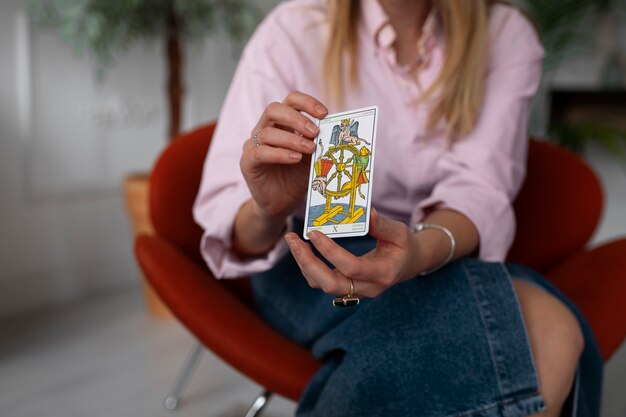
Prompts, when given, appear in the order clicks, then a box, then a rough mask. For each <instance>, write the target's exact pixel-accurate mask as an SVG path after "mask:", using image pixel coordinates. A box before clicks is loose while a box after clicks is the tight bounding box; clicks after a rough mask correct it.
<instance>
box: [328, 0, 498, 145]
mask: <svg viewBox="0 0 626 417" xmlns="http://www.w3.org/2000/svg"><path fill="white" fill-rule="evenodd" d="M496 2H498V1H497V0H431V6H432V7H433V8H434V10H435V12H436V13H437V17H438V19H440V21H441V24H442V27H443V30H444V32H445V33H444V35H445V38H446V48H445V60H444V64H443V67H442V68H441V72H440V73H439V76H438V78H437V79H436V80H435V82H434V83H433V84H432V85H431V86H430V87H429V88H428V90H427V91H426V92H425V93H424V94H423V96H422V97H421V98H420V101H424V100H426V99H428V98H430V97H432V96H433V95H434V94H435V92H438V94H437V97H435V100H434V105H433V107H432V110H431V113H430V115H429V117H428V121H427V126H426V127H427V130H432V129H433V128H434V127H435V126H436V125H437V124H438V123H439V122H440V121H441V120H444V121H445V125H446V131H447V133H448V135H449V136H457V135H465V134H467V133H469V132H470V131H471V130H472V129H473V128H474V127H475V125H476V122H477V120H478V113H479V111H480V107H481V105H482V102H483V98H484V93H485V72H486V70H487V62H488V57H489V51H488V48H489V7H490V6H491V5H492V4H493V3H496ZM327 7H328V18H329V23H330V32H329V38H328V41H327V43H326V51H325V57H324V70H323V73H324V80H325V92H326V97H327V99H328V100H330V101H331V102H332V103H333V104H335V105H336V106H339V107H340V106H342V103H343V94H344V89H343V86H344V80H343V79H342V74H343V58H344V54H345V53H346V52H347V53H348V57H349V65H350V67H349V82H350V86H351V87H352V88H355V87H357V86H358V83H359V78H358V69H357V57H358V33H357V26H358V18H359V15H360V12H361V10H360V0H329V1H328V4H327ZM438 90H440V91H438Z"/></svg>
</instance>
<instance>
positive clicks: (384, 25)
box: [361, 0, 442, 48]
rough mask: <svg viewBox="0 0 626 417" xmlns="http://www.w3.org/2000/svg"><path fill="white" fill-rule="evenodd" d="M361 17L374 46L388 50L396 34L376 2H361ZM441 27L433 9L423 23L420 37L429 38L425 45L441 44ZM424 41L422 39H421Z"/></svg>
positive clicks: (432, 8)
mask: <svg viewBox="0 0 626 417" xmlns="http://www.w3.org/2000/svg"><path fill="white" fill-rule="evenodd" d="M361 16H362V19H363V22H364V24H365V27H366V28H367V31H368V32H369V34H370V35H371V36H372V38H373V40H374V42H375V43H376V45H378V46H379V47H382V48H389V47H391V46H392V45H393V43H394V42H395V40H396V33H395V31H394V30H393V27H392V26H391V23H389V17H388V16H387V14H386V13H385V10H384V9H383V7H382V6H381V5H380V3H379V2H378V0H361ZM441 33H442V31H441V25H440V22H439V19H438V18H437V13H435V9H434V7H431V11H430V13H429V15H428V17H427V18H426V21H425V22H424V27H423V29H422V37H427V38H429V39H428V40H427V42H425V43H427V44H430V43H433V44H434V43H440V42H441ZM423 39H424V38H423Z"/></svg>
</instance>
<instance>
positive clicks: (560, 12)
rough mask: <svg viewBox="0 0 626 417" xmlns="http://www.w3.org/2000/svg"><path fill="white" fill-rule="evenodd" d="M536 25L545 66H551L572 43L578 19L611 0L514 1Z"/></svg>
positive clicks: (605, 6) (552, 66) (601, 8)
mask: <svg viewBox="0 0 626 417" xmlns="http://www.w3.org/2000/svg"><path fill="white" fill-rule="evenodd" d="M515 3H516V4H518V5H520V6H521V7H522V8H523V9H524V10H526V12H528V14H529V15H530V17H531V18H532V19H533V21H534V22H535V23H536V24H537V27H538V29H539V32H540V35H541V40H542V42H543V44H544V47H545V49H546V58H545V61H544V62H545V67H546V69H547V70H550V69H552V68H554V67H555V66H556V65H557V64H558V62H559V60H560V59H562V58H563V56H564V55H565V53H566V52H567V50H568V48H569V47H570V46H571V45H572V43H573V41H574V39H575V36H576V29H577V27H578V25H579V24H580V21H581V19H582V18H583V16H585V15H586V14H587V13H589V12H596V11H598V10H607V9H608V8H609V7H610V3H611V0H517V1H515Z"/></svg>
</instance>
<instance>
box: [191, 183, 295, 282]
mask: <svg viewBox="0 0 626 417" xmlns="http://www.w3.org/2000/svg"><path fill="white" fill-rule="evenodd" d="M222 194H223V195H221V196H220V197H219V198H217V199H215V201H212V203H211V207H210V208H209V209H205V210H202V209H201V208H198V209H197V210H196V221H197V222H198V223H199V224H200V226H202V228H203V229H204V233H203V235H202V239H201V241H200V253H201V254H202V257H203V258H204V260H205V262H206V263H207V265H208V266H209V269H210V270H211V271H212V272H213V274H214V275H215V277H216V278H238V277H243V276H249V275H251V274H254V273H257V272H262V271H266V270H268V269H270V268H271V267H272V266H274V265H275V264H276V263H277V262H278V261H279V260H280V259H281V258H282V257H283V256H284V255H285V254H286V253H287V250H288V247H287V244H286V243H285V241H284V239H279V240H278V242H277V243H276V244H275V245H274V247H273V248H272V249H271V250H270V251H269V252H267V253H266V254H265V255H261V256H250V257H245V258H243V257H239V256H237V255H236V254H234V253H233V252H232V243H233V242H232V232H233V226H234V224H235V217H236V216H237V212H238V209H239V207H241V206H242V205H243V204H244V203H245V202H246V201H247V200H248V199H250V192H249V191H248V190H247V188H245V187H240V188H238V189H237V190H235V191H234V192H232V193H222ZM292 222H293V219H292V217H291V216H289V217H288V218H287V229H286V230H290V229H291V225H292Z"/></svg>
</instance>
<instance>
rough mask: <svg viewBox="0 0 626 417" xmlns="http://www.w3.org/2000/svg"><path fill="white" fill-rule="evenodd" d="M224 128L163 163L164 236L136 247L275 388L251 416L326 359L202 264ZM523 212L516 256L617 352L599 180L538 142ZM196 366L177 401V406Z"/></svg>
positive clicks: (521, 201)
mask: <svg viewBox="0 0 626 417" xmlns="http://www.w3.org/2000/svg"><path fill="white" fill-rule="evenodd" d="M214 128H215V124H210V125H207V126H204V127H201V128H199V129H197V130H194V131H192V132H189V133H187V134H184V135H181V136H180V137H178V138H177V139H176V140H174V141H173V142H172V144H171V145H170V146H169V147H168V148H167V149H166V150H165V151H164V152H163V154H162V155H161V157H160V158H159V160H158V161H157V163H156V165H155V166H154V170H153V172H152V174H151V179H150V211H151V216H152V222H153V224H154V228H155V231H156V235H155V236H139V237H138V238H137V240H136V245H135V253H136V256H137V259H138V261H139V264H140V265H141V268H142V269H143V271H144V273H145V275H146V277H147V279H148V280H149V281H150V283H151V284H152V286H153V287H154V289H155V290H156V292H157V293H158V294H159V295H160V296H161V298H162V299H163V301H164V302H165V303H166V304H167V305H168V307H169V308H170V309H171V311H172V312H173V313H174V315H176V317H178V319H179V320H180V321H181V323H182V324H183V325H185V326H186V327H187V328H188V329H189V330H190V331H191V332H192V333H193V334H194V335H195V336H196V337H197V339H198V341H199V342H200V343H201V344H202V345H204V346H206V347H207V348H209V349H211V350H212V351H213V352H214V353H216V354H217V355H218V356H220V357H221V358H222V359H223V360H225V361H226V362H228V363H229V364H230V365H232V366H233V367H234V368H236V369H237V370H239V371H240V372H242V373H243V374H245V375H247V376H248V377H250V378H251V379H252V380H254V381H255V382H257V383H258V384H260V385H262V386H263V387H265V388H266V391H265V392H264V393H263V394H262V395H260V396H259V398H257V401H255V403H254V404H253V406H252V408H251V409H250V411H249V412H248V414H247V415H250V416H252V415H257V413H259V412H260V411H261V410H262V409H263V407H264V404H265V402H266V400H267V399H268V398H269V396H270V395H271V394H272V393H278V394H280V395H282V396H284V397H286V398H289V399H292V400H294V401H297V400H298V398H299V396H300V394H301V392H302V391H303V389H304V387H305V385H306V384H307V382H308V380H309V379H310V378H311V376H312V375H313V374H314V373H315V371H316V370H317V369H318V368H319V367H320V365H321V364H320V363H319V362H318V361H317V360H316V359H315V358H314V357H313V356H312V355H311V353H310V352H309V351H308V350H306V349H304V348H303V347H301V346H299V345H296V344H294V343H293V342H291V341H289V340H288V339H286V338H284V337H283V336H282V335H280V334H279V333H278V332H276V331H275V330H274V329H273V328H271V327H270V326H269V325H268V324H267V323H265V322H264V321H263V320H262V319H261V318H260V317H259V316H258V315H257V314H256V313H255V310H254V307H253V305H252V298H251V292H250V287H249V281H248V279H243V278H242V279H237V280H216V279H215V278H214V277H213V276H212V274H211V272H210V271H209V270H208V268H207V267H206V266H205V264H204V262H203V261H202V258H201V256H200V254H199V251H198V248H199V241H200V236H201V234H202V230H201V229H200V227H199V226H198V225H196V224H195V222H194V221H193V218H192V214H191V207H192V204H193V201H194V199H195V196H196V192H197V190H198V187H199V184H200V178H201V173H202V166H203V161H204V158H205V155H206V153H207V150H208V147H209V143H210V140H211V136H212V134H213V131H214ZM515 211H516V215H517V219H518V230H517V236H516V239H515V243H514V245H513V247H512V249H511V252H510V254H509V259H510V260H512V261H516V262H519V263H522V264H525V265H528V266H530V267H532V268H534V269H535V270H537V271H539V272H541V273H542V274H544V275H545V276H546V277H548V278H549V279H550V280H551V281H552V282H553V283H554V284H556V286H557V287H559V288H560V289H561V290H562V291H563V292H564V293H565V294H566V295H567V296H568V297H570V299H572V300H573V301H574V302H575V303H576V304H577V305H578V307H579V308H580V310H581V311H582V313H583V314H584V315H585V317H586V318H587V320H588V321H589V323H590V325H591V326H592V328H593V330H594V332H595V335H596V338H597V340H598V343H599V346H600V348H601V351H602V354H603V357H604V359H605V360H606V359H608V358H609V357H610V356H611V354H612V353H613V352H614V351H615V350H616V349H617V347H618V346H619V345H620V343H621V342H622V340H623V339H624V336H625V335H626V302H624V300H625V299H626V259H625V258H626V257H625V256H624V255H626V239H621V240H615V241H612V242H610V243H606V244H604V245H602V246H600V247H597V248H594V249H588V248H586V247H585V245H586V243H587V241H588V240H589V238H590V237H591V235H592V233H593V232H594V230H595V228H596V226H597V223H598V220H599V218H600V214H601V211H602V191H601V187H600V184H599V182H598V179H597V178H596V176H595V175H594V173H593V172H592V170H591V169H590V168H589V167H588V166H587V165H586V164H585V163H584V162H583V161H582V160H581V159H580V158H578V157H577V156H576V155H574V154H573V153H571V152H569V151H566V150H563V149H561V148H558V147H556V146H554V145H551V144H548V143H546V142H540V141H536V140H532V139H531V141H530V148H529V161H528V176H527V178H526V181H525V183H524V186H523V188H522V190H521V192H520V194H519V196H518V198H517V200H516V201H515ZM199 351H200V350H199V349H196V350H195V353H194V354H193V355H192V358H191V360H190V361H189V362H188V365H191V364H193V362H195V359H196V358H197V357H198V353H199ZM187 368H189V366H187ZM188 371H189V369H187V371H186V372H185V373H184V374H183V375H182V376H181V379H179V381H178V383H177V385H176V388H175V390H174V392H173V393H172V395H171V396H170V397H168V399H167V400H166V407H167V408H170V409H172V408H175V407H176V405H177V402H178V398H177V396H178V393H179V391H180V389H182V387H183V386H184V384H185V379H186V377H187V376H186V374H188Z"/></svg>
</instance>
